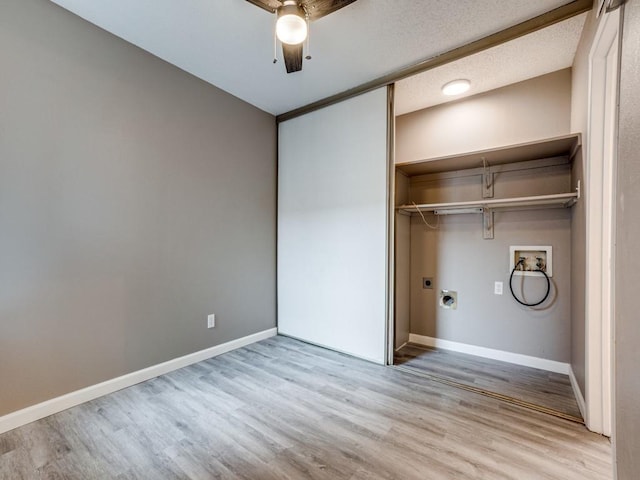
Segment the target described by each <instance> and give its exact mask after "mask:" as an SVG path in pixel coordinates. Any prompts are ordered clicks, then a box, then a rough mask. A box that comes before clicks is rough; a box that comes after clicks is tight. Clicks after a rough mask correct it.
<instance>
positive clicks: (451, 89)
mask: <svg viewBox="0 0 640 480" xmlns="http://www.w3.org/2000/svg"><path fill="white" fill-rule="evenodd" d="M469 88H471V82H470V81H469V80H465V79H462V78H461V79H458V80H453V81H451V82H449V83H446V84H445V85H443V86H442V93H444V94H445V95H450V96H451V95H460V94H461V93H464V92H466V91H467V90H469Z"/></svg>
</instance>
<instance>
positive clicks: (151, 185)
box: [0, 0, 276, 415]
mask: <svg viewBox="0 0 640 480" xmlns="http://www.w3.org/2000/svg"><path fill="white" fill-rule="evenodd" d="M0 45H2V48H0V65H2V74H1V75H0V379H1V383H2V387H1V388H0V415H2V414H6V413H8V412H11V411H14V410H17V409H20V408H22V407H26V406H29V405H32V404H35V403H38V402H41V401H43V400H46V399H49V398H52V397H56V396H58V395H61V394H64V393H67V392H70V391H73V390H76V389H79V388H82V387H86V386H88V385H92V384H95V383H98V382H101V381H104V380H107V379H110V378H113V377H116V376H119V375H123V374H126V373H128V372H131V371H135V370H138V369H141V368H144V367H148V366H150V365H154V364H157V363H159V362H162V361H166V360H169V359H172V358H175V357H178V356H181V355H185V354H188V353H191V352H194V351H198V350H202V349H205V348H207V347H211V346H213V345H216V344H220V343H223V342H227V341H229V340H232V339H236V338H238V337H242V336H245V335H248V334H251V333H255V332H257V331H262V330H265V329H268V328H272V327H274V326H275V226H276V221H275V198H276V189H275V186H276V126H275V121H274V118H273V117H272V116H271V115H268V114H266V113H264V112H262V111H260V110H257V109H256V108H254V107H252V106H250V105H248V104H246V103H244V102H242V101H240V100H238V99H236V98H235V97H232V96H230V95H228V94H226V93H225V92H222V91H221V90H219V89H217V88H214V87H212V86H211V85H208V84H205V83H204V82H202V81H200V80H198V79H196V78H194V77H192V76H190V75H188V74H186V73H185V72H183V71H181V70H179V69H177V68H175V67H173V66H170V65H168V64H167V63H165V62H163V61H161V60H159V59H157V58H155V57H153V56H152V55H150V54H148V53H145V52H143V51H142V50H140V49H138V48H137V47H135V46H133V45H130V44H127V43H125V42H124V41H122V40H119V39H117V38H116V37H114V36H112V35H110V34H108V33H106V32H104V31H102V30H100V29H98V28H97V27H95V26H92V25H91V24H89V23H87V22H85V21H83V20H81V19H80V18H78V17H75V16H73V15H72V14H70V13H68V12H66V11H65V10H63V9H61V8H59V7H57V6H55V5H54V4H52V3H50V2H48V1H44V0H5V1H3V2H2V8H1V13H0ZM212 312H215V313H216V314H217V325H216V328H215V329H212V330H208V329H206V328H205V327H206V315H207V314H208V313H212Z"/></svg>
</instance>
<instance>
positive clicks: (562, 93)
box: [396, 69, 571, 163]
mask: <svg viewBox="0 0 640 480" xmlns="http://www.w3.org/2000/svg"><path fill="white" fill-rule="evenodd" d="M570 102H571V70H570V69H565V70H560V71H558V72H554V73H550V74H547V75H543V76H541V77H537V78H533V79H530V80H526V81H523V82H519V83H515V84H513V85H509V86H506V87H503V88H499V89H496V90H492V91H490V92H486V93H482V94H479V95H475V96H472V97H468V98H465V99H462V100H459V101H456V102H450V103H446V104H443V105H439V106H435V107H432V108H427V109H424V110H420V111H417V112H413V113H409V114H406V115H402V116H400V117H398V118H397V122H396V139H397V141H396V143H397V145H396V162H397V163H402V162H408V161H415V160H424V159H427V158H435V157H440V156H446V155H454V154H458V153H465V152H473V151H477V150H483V149H488V148H494V147H498V146H504V145H510V144H516V143H525V142H530V141H535V140H540V139H542V138H550V137H555V136H559V135H566V134H568V133H570V128H569V127H570Z"/></svg>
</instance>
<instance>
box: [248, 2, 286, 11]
mask: <svg viewBox="0 0 640 480" xmlns="http://www.w3.org/2000/svg"><path fill="white" fill-rule="evenodd" d="M247 2H249V3H252V4H253V5H255V6H256V7H260V8H262V9H263V10H266V11H267V12H269V13H276V11H277V10H278V7H280V6H281V5H282V2H281V1H280V0H247Z"/></svg>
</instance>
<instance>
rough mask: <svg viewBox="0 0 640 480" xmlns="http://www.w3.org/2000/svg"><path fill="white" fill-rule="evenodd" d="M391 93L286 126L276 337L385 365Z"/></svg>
mask: <svg viewBox="0 0 640 480" xmlns="http://www.w3.org/2000/svg"><path fill="white" fill-rule="evenodd" d="M387 104H388V101H387V89H386V88H380V89H378V90H375V91H372V92H369V93H366V94H363V95H360V96H357V97H355V98H351V99H348V100H345V101H343V102H340V103H338V104H335V105H331V106H328V107H325V108H323V109H321V110H317V111H314V112H311V113H308V114H305V115H303V116H301V117H297V118H294V119H291V120H287V121H285V122H283V123H281V124H280V125H279V139H278V332H279V333H281V334H284V335H289V336H291V337H295V338H299V339H301V340H305V341H308V342H311V343H314V344H317V345H321V346H325V347H328V348H331V349H334V350H338V351H341V352H345V353H349V354H351V355H354V356H357V357H360V358H364V359H367V360H372V361H375V362H378V363H385V358H386V355H385V354H386V343H387V292H388V288H387V283H388V282H387V260H388V256H387V237H388V200H387V199H388V193H387V192H388V171H389V168H388V147H387V145H388V142H387V108H388V106H387Z"/></svg>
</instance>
